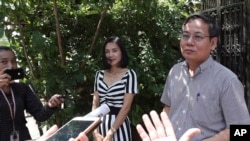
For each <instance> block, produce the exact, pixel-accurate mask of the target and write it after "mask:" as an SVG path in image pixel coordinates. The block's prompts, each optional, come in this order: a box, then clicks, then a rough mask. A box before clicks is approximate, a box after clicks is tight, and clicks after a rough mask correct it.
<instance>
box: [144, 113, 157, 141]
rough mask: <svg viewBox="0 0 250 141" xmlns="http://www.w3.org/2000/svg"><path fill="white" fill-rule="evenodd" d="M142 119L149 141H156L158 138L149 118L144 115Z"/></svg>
mask: <svg viewBox="0 0 250 141" xmlns="http://www.w3.org/2000/svg"><path fill="white" fill-rule="evenodd" d="M142 119H143V122H144V125H145V127H146V129H147V131H148V134H149V137H150V139H151V140H154V139H157V138H158V134H157V132H156V130H155V127H154V125H153V124H152V121H151V119H150V118H149V116H148V115H147V114H144V115H143V116H142Z"/></svg>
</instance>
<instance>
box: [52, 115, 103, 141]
mask: <svg viewBox="0 0 250 141" xmlns="http://www.w3.org/2000/svg"><path fill="white" fill-rule="evenodd" d="M100 123H101V119H100V118H99V117H74V118H73V119H71V120H70V121H69V122H67V123H66V124H65V125H63V126H62V127H61V128H60V129H58V130H57V132H55V133H54V134H52V135H51V136H50V137H49V138H48V139H47V141H65V140H68V139H70V138H76V137H77V136H78V135H79V133H81V132H84V133H85V134H86V135H87V134H89V133H90V132H92V131H93V130H94V129H95V128H97V127H98V125H99V124H100Z"/></svg>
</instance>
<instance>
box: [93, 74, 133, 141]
mask: <svg viewBox="0 0 250 141" xmlns="http://www.w3.org/2000/svg"><path fill="white" fill-rule="evenodd" d="M94 91H98V93H99V99H100V105H101V104H103V103H106V104H107V105H108V106H109V108H110V113H109V114H107V115H106V116H104V117H103V122H102V124H101V125H100V126H99V132H100V133H101V134H102V135H103V136H104V137H105V136H106V134H107V132H108V130H109V129H110V128H111V126H112V125H113V123H114V121H115V119H116V117H117V115H118V113H119V111H120V109H121V107H122V106H123V99H124V95H125V94H126V93H130V94H131V93H132V94H137V93H138V83H137V76H136V73H135V71H134V70H132V69H128V71H127V72H126V73H125V75H124V76H123V77H122V79H121V80H119V81H117V82H115V83H113V84H112V85H110V86H108V85H107V84H106V83H105V82H104V70H100V71H98V72H97V73H96V76H95V85H94ZM113 141H132V135H131V128H130V120H129V118H128V117H126V119H125V120H124V122H123V123H122V125H121V126H120V127H119V128H118V129H117V131H116V133H115V134H114V138H113Z"/></svg>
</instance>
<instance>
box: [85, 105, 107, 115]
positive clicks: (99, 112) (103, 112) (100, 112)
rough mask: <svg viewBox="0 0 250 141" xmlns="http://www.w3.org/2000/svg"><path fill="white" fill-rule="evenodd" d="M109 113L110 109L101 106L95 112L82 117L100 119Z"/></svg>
mask: <svg viewBox="0 0 250 141" xmlns="http://www.w3.org/2000/svg"><path fill="white" fill-rule="evenodd" d="M109 112H110V108H109V106H108V105H107V104H102V105H101V106H99V107H98V108H96V109H95V110H93V111H91V112H90V113H88V114H86V115H85V116H84V117H102V116H104V115H106V114H108V113H109Z"/></svg>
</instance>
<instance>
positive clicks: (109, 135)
mask: <svg viewBox="0 0 250 141" xmlns="http://www.w3.org/2000/svg"><path fill="white" fill-rule="evenodd" d="M113 136H114V133H113V132H112V131H111V130H109V131H108V133H107V135H106V137H105V138H104V139H103V141H112V139H113Z"/></svg>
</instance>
